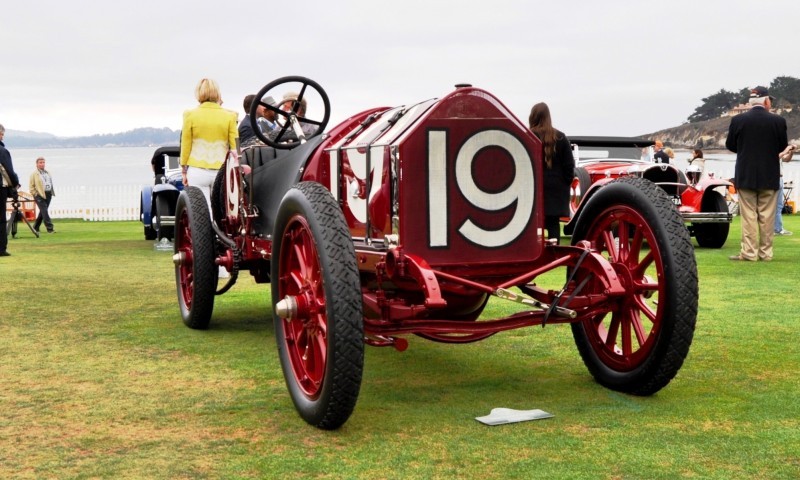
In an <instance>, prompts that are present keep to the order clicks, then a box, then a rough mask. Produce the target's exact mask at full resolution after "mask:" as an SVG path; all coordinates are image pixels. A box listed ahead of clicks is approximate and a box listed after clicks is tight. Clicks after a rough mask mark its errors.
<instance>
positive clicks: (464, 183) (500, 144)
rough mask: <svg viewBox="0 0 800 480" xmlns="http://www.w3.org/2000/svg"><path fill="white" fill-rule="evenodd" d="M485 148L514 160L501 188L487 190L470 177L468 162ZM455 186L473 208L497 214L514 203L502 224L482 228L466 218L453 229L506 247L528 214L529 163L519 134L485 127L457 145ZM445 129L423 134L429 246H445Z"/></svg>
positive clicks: (530, 190)
mask: <svg viewBox="0 0 800 480" xmlns="http://www.w3.org/2000/svg"><path fill="white" fill-rule="evenodd" d="M488 147H495V148H501V149H503V150H505V151H506V152H508V154H509V155H510V156H511V158H512V159H513V161H514V167H515V171H516V174H515V176H514V180H513V181H512V182H511V184H510V185H509V186H508V188H506V189H505V190H503V191H501V192H487V191H484V190H482V189H481V188H480V186H479V185H478V184H477V183H476V182H475V179H474V178H472V171H473V169H472V163H473V162H474V160H475V157H476V156H477V154H478V153H479V152H480V151H481V150H483V149H485V148H488ZM455 177H456V178H455V180H456V182H455V184H456V187H457V188H458V190H459V191H460V192H461V194H462V195H463V196H464V198H465V199H466V200H467V201H468V202H469V203H470V204H471V205H473V206H475V207H476V208H478V209H480V210H483V211H487V212H499V211H501V210H503V209H506V208H508V207H509V206H511V205H512V204H514V203H515V202H516V208H515V211H514V216H513V217H512V218H511V220H510V221H509V222H508V223H507V224H506V225H504V226H503V227H502V228H500V229H497V230H486V229H484V228H482V227H480V226H479V225H477V224H475V223H474V222H473V221H472V220H471V219H470V218H467V219H466V220H464V222H462V224H461V225H459V227H458V229H457V231H458V233H459V234H461V235H462V236H463V237H464V238H465V239H467V240H468V241H470V242H472V243H474V244H477V245H480V246H483V247H500V246H503V245H508V244H510V243H511V242H513V241H514V240H515V239H516V238H518V237H519V236H520V235H521V234H522V233H523V231H524V230H525V227H526V226H527V225H528V222H529V220H530V217H531V214H532V213H533V199H534V182H533V164H532V163H531V158H530V156H529V155H528V152H527V150H525V146H524V145H523V144H522V142H520V141H519V139H518V138H516V137H514V136H513V135H511V134H510V133H508V132H505V131H502V130H484V131H481V132H478V133H476V134H474V135H472V136H471V137H470V138H469V139H467V141H466V142H464V145H462V146H461V148H460V149H459V151H458V153H457V154H456V159H455ZM447 185H448V177H447V132H444V131H439V130H432V131H429V132H428V192H429V201H428V209H429V210H428V214H429V218H430V226H429V238H430V246H431V247H447V246H448V245H449V239H448V233H447V232H448V226H449V225H450V223H449V210H448V207H449V205H448V203H449V202H448V192H447Z"/></svg>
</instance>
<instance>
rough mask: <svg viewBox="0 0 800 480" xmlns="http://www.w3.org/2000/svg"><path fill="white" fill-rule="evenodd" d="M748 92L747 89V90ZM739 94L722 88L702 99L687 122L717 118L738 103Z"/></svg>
mask: <svg viewBox="0 0 800 480" xmlns="http://www.w3.org/2000/svg"><path fill="white" fill-rule="evenodd" d="M748 93H749V90H748ZM739 97H740V94H737V93H734V92H729V91H727V90H725V89H724V88H723V89H721V90H720V91H719V92H717V93H715V94H714V95H711V96H708V97H706V98H704V99H703V103H702V105H700V106H699V107H697V108H695V109H694V113H693V114H691V115H689V119H688V120H689V123H696V122H702V121H703V120H711V119H712V118H719V117H720V116H721V115H722V114H723V113H725V112H727V111H728V110H730V109H731V108H733V107H734V106H735V105H736V104H738V103H739Z"/></svg>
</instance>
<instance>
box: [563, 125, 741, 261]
mask: <svg viewBox="0 0 800 480" xmlns="http://www.w3.org/2000/svg"><path fill="white" fill-rule="evenodd" d="M569 139H570V142H571V143H572V152H573V155H574V156H575V178H574V179H573V180H572V187H571V200H570V211H571V213H572V217H571V218H572V219H575V214H576V213H577V212H579V211H580V208H581V204H582V203H583V202H584V201H586V199H588V198H589V197H591V196H592V194H593V192H594V191H596V190H597V189H599V188H601V187H602V186H604V185H605V184H606V183H608V182H610V181H612V180H614V179H617V178H620V177H628V176H634V177H640V178H646V179H647V180H650V181H651V182H654V183H655V184H656V185H658V186H659V187H661V188H662V189H663V190H664V192H666V194H667V195H668V196H669V197H670V199H671V200H672V202H673V204H674V205H675V207H676V208H677V209H678V212H680V214H681V217H682V218H683V221H684V222H686V224H687V226H688V230H689V234H690V235H692V236H693V237H695V239H696V240H697V244H698V245H700V246H701V247H708V248H721V247H722V246H723V245H724V244H725V241H726V240H727V238H728V230H729V229H730V224H731V220H732V219H733V215H732V214H731V213H730V212H729V211H728V205H727V202H726V201H725V197H724V196H723V194H722V193H721V192H720V191H718V190H720V189H722V190H723V191H726V190H727V188H728V187H730V186H731V183H730V182H728V181H727V180H723V179H718V178H713V176H701V175H700V173H701V172H700V171H699V169H698V168H697V167H696V166H695V167H692V166H689V167H688V168H687V171H686V172H685V173H684V172H683V171H681V170H680V169H678V168H677V167H675V166H674V165H671V164H665V163H656V162H654V161H653V160H652V158H653V151H652V145H653V144H654V142H653V141H652V140H648V139H645V138H637V137H569ZM564 231H565V233H566V234H567V235H569V234H570V232H571V231H572V225H571V223H568V224H567V225H566V226H565V228H564Z"/></svg>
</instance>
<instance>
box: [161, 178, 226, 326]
mask: <svg viewBox="0 0 800 480" xmlns="http://www.w3.org/2000/svg"><path fill="white" fill-rule="evenodd" d="M175 219H176V220H175V255H174V256H173V257H172V258H173V262H174V263H175V283H176V286H177V290H178V305H179V306H180V309H181V318H182V319H183V323H185V324H186V325H187V326H188V327H191V328H200V329H202V328H208V323H209V322H210V321H211V313H212V311H213V310H214V295H215V290H216V285H217V274H218V270H217V265H216V264H215V263H214V258H215V252H214V231H213V230H212V228H211V217H210V215H209V213H208V205H207V204H206V199H205V197H204V196H203V192H201V191H200V189H198V188H196V187H187V188H186V190H184V191H183V193H181V195H180V196H179V197H178V204H177V206H176V210H175Z"/></svg>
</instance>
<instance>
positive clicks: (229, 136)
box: [181, 78, 239, 212]
mask: <svg viewBox="0 0 800 480" xmlns="http://www.w3.org/2000/svg"><path fill="white" fill-rule="evenodd" d="M194 93H195V98H197V101H198V102H200V105H199V106H197V107H196V108H193V109H191V110H187V111H186V112H184V114H183V129H182V130H181V173H182V176H183V184H184V186H187V187H188V186H193V187H198V188H200V190H202V192H203V195H205V197H206V202H207V203H208V210H209V212H210V211H211V187H212V185H213V184H214V179H215V178H216V177H217V170H219V168H220V167H221V166H222V163H223V162H224V161H225V158H226V157H227V155H228V152H229V151H231V152H233V153H234V154H236V155H238V151H237V149H236V141H237V139H238V138H239V130H238V128H237V125H236V123H237V122H236V113H235V112H231V111H229V110H225V109H223V108H222V96H221V95H220V93H219V86H218V85H217V82H215V81H214V80H211V79H208V78H204V79H202V80H200V82H199V83H198V84H197V87H196V88H195V92H194Z"/></svg>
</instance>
